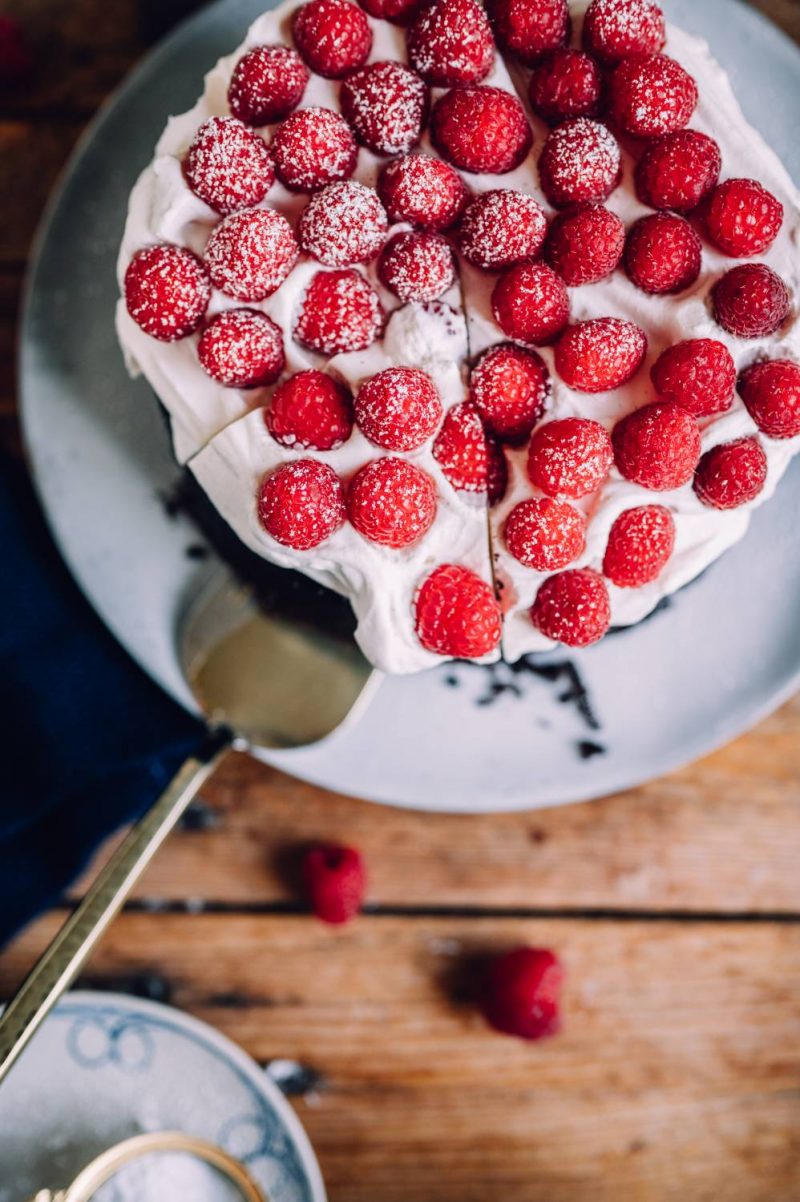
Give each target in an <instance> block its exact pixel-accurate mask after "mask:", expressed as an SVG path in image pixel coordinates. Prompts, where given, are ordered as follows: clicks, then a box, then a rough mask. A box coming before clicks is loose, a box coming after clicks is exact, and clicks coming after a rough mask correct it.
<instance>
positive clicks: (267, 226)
mask: <svg viewBox="0 0 800 1202" xmlns="http://www.w3.org/2000/svg"><path fill="white" fill-rule="evenodd" d="M298 253H299V252H298V246H297V243H296V241H295V237H294V234H293V233H292V227H291V226H290V225H289V222H288V221H287V220H286V218H285V217H283V216H282V215H281V214H280V213H276V212H275V210H274V209H247V210H245V211H244V212H242V213H231V215H230V216H229V217H226V218H225V219H224V221H221V222H220V223H219V225H218V226H217V227H216V228H215V229H214V230H212V233H211V237H210V238H209V240H208V243H207V244H206V249H205V255H204V258H205V264H206V267H207V268H208V273H209V275H210V276H211V282H212V284H213V285H214V287H215V288H219V290H220V292H224V293H225V295H226V296H234V297H236V299H237V300H244V301H257V300H263V299H264V297H266V296H271V295H272V293H273V292H275V291H276V289H278V288H280V286H281V284H282V283H283V281H284V280H285V279H286V277H287V275H288V274H289V272H290V271H291V270H292V268H293V267H294V265H295V263H296V262H297V255H298Z"/></svg>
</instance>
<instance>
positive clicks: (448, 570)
mask: <svg viewBox="0 0 800 1202" xmlns="http://www.w3.org/2000/svg"><path fill="white" fill-rule="evenodd" d="M414 609H415V613H416V630H417V637H418V638H419V641H420V642H421V643H422V645H423V647H425V648H427V650H428V651H433V652H434V653H435V654H436V655H451V656H454V657H455V658H456V659H480V658H481V657H482V656H484V655H489V654H490V652H492V651H494V650H495V648H496V647H497V645H498V643H499V642H500V633H501V625H500V607H499V606H498V604H497V601H496V599H495V595H494V592H493V591H492V588H491V585H489V584H487V583H486V581H485V580H481V578H480V576H478V575H476V573H475V572H473V571H471V570H470V569H469V568H466V567H463V566H462V565H461V564H453V563H447V564H442V565H441V566H440V567H438V568H434V570H433V571H432V572H431V574H430V576H428V577H427V579H426V580H424V581H423V583H422V585H421V586H420V588H419V591H418V592H417V595H416V598H415V601H414Z"/></svg>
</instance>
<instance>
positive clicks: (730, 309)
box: [711, 263, 790, 338]
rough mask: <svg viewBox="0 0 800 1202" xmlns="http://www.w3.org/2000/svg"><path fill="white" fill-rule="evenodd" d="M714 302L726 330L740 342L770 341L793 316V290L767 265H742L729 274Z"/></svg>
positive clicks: (720, 283) (717, 288) (715, 292)
mask: <svg viewBox="0 0 800 1202" xmlns="http://www.w3.org/2000/svg"><path fill="white" fill-rule="evenodd" d="M711 301H712V304H713V308H714V316H715V317H716V319H717V321H718V322H719V324H720V325H721V326H722V328H723V329H724V330H727V331H728V333H729V334H736V335H737V336H738V337H739V338H766V337H768V335H770V334H774V333H775V331H776V330H779V329H780V327H781V326H782V325H783V323H784V322H785V321H786V318H787V317H788V316H789V308H790V296H789V289H788V288H787V287H786V285H785V284H784V282H783V280H782V279H781V277H780V276H779V275H777V274H776V273H775V272H774V271H773V270H772V268H771V267H767V265H766V263H742V264H741V265H740V266H739V267H732V268H731V270H730V271H726V272H725V275H723V276H721V278H720V279H718V280H717V282H716V284H715V285H714V288H713V291H712V293H711Z"/></svg>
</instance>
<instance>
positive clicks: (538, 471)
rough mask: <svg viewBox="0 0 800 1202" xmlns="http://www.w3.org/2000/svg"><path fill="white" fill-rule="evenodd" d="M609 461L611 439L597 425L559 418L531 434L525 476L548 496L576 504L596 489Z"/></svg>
mask: <svg viewBox="0 0 800 1202" xmlns="http://www.w3.org/2000/svg"><path fill="white" fill-rule="evenodd" d="M612 459H613V453H612V450H611V439H610V438H609V437H608V432H607V431H606V429H605V428H604V427H603V426H601V425H600V423H599V422H595V421H591V420H590V419H589V418H585V417H562V418H560V419H558V420H557V421H552V422H546V423H545V424H544V425H543V426H539V428H538V430H536V431H534V435H533V438H532V439H531V445H530V448H529V450H528V477H529V479H530V481H531V483H532V484H534V485H535V486H536V488H540V489H541V490H542V492H543V493H546V494H547V496H548V497H569V498H570V499H571V500H573V501H577V500H578V499H579V498H580V497H585V496H587V495H588V494H589V493H591V492H594V491H595V489H596V488H599V487H600V485H601V484H602V483H603V481H604V480H605V478H606V476H607V475H608V469H609V468H610V467H611V461H612Z"/></svg>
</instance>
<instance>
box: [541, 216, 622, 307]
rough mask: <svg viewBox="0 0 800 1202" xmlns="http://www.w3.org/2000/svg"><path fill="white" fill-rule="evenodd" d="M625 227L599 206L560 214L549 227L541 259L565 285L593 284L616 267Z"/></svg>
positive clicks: (620, 252)
mask: <svg viewBox="0 0 800 1202" xmlns="http://www.w3.org/2000/svg"><path fill="white" fill-rule="evenodd" d="M624 249H625V226H624V225H623V224H622V221H621V220H620V218H619V217H618V216H617V214H616V213H612V212H611V210H610V209H606V208H603V206H602V205H583V206H581V207H580V208H577V209H570V210H568V211H567V212H566V213H559V214H558V216H557V217H556V219H555V220H554V221H553V222H552V224H551V225H550V229H549V231H548V234H547V242H546V243H545V248H544V257H545V259H546V260H547V262H548V263H549V264H550V266H551V267H552V268H553V270H554V271H557V272H558V274H559V275H560V276H561V278H562V280H563V281H564V283H565V284H569V286H570V287H571V288H574V287H577V286H578V285H579V284H596V283H597V282H598V281H599V280H604V279H606V277H607V276H609V275H611V272H612V271H614V269H615V268H616V267H617V266H618V265H619V261H620V259H621V258H622V253H623V251H624Z"/></svg>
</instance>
